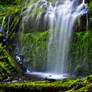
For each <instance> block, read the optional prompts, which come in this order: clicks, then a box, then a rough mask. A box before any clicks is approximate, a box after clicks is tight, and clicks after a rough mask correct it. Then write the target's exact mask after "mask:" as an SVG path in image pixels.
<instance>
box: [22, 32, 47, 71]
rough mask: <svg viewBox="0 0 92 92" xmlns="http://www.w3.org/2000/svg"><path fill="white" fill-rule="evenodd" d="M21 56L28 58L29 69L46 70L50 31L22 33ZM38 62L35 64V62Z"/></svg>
mask: <svg viewBox="0 0 92 92" xmlns="http://www.w3.org/2000/svg"><path fill="white" fill-rule="evenodd" d="M20 42H21V43H20V44H21V46H20V49H21V54H22V55H23V56H25V57H26V59H27V60H28V62H29V67H30V66H31V68H33V67H36V68H37V70H40V69H44V68H45V65H46V57H47V46H48V31H45V32H33V33H21V35H20ZM36 61H37V62H38V63H37V64H34V62H36Z"/></svg>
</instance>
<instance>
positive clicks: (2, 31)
mask: <svg viewBox="0 0 92 92" xmlns="http://www.w3.org/2000/svg"><path fill="white" fill-rule="evenodd" d="M4 22H5V16H4V17H3V20H2V25H1V27H0V32H1V33H4V30H3V27H4Z"/></svg>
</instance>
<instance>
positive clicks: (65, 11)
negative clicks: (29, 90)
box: [17, 0, 88, 78]
mask: <svg viewBox="0 0 92 92" xmlns="http://www.w3.org/2000/svg"><path fill="white" fill-rule="evenodd" d="M25 6H26V7H27V8H26V10H25V11H23V18H22V23H21V25H22V27H21V28H20V30H21V31H20V32H19V39H18V40H19V42H18V44H17V48H18V49H19V51H18V52H19V53H18V54H19V55H18V54H17V56H18V57H17V59H18V60H19V61H20V60H23V61H25V63H24V66H25V67H27V71H28V73H29V70H30V69H31V70H32V68H31V67H32V66H30V64H29V62H30V58H31V57H30V58H29V56H32V54H30V53H32V50H33V49H32V47H33V43H32V42H31V41H29V42H27V46H25V43H23V40H24V35H25V33H27V32H30V30H31V28H32V27H33V28H34V29H35V30H37V28H38V27H39V25H42V27H45V26H46V24H47V25H49V27H48V29H49V41H48V54H47V61H46V63H45V66H46V68H45V69H44V70H45V71H44V72H45V73H47V75H48V74H49V73H50V74H53V73H54V77H55V74H58V75H60V74H70V73H71V66H70V64H71V62H70V61H71V60H70V58H69V54H71V52H70V48H72V47H70V41H71V37H72V33H73V31H74V26H75V24H76V22H77V19H78V17H80V16H82V15H84V14H87V12H88V11H87V5H86V4H85V0H83V1H80V0H37V1H33V0H27V1H26V2H25ZM41 17H43V20H41ZM41 21H42V22H41ZM44 29H46V28H44ZM32 30H33V29H32ZM32 30H31V32H34V31H32ZM43 31H44V30H43ZM30 40H31V38H30ZM19 45H20V46H19ZM30 48H31V49H30ZM38 49H39V47H38ZM26 51H27V52H28V53H29V54H28V53H27V54H28V55H27V54H25V52H26ZM36 53H38V54H37V55H39V51H38V50H36ZM19 56H21V57H23V58H22V59H21V58H19ZM33 57H34V61H33V62H34V64H33V65H34V67H33V69H34V70H35V71H36V73H33V74H37V71H38V70H36V65H38V64H39V62H38V61H37V59H36V58H37V57H38V56H37V57H36V56H33ZM26 64H27V65H26ZM41 64H42V62H41ZM40 66H41V65H40ZM41 67H43V66H41ZM34 70H32V71H34ZM31 74H32V73H31ZM38 75H41V73H38ZM43 75H44V74H43ZM47 75H44V76H47ZM56 76H57V75H56ZM60 76H61V75H60ZM48 77H49V76H48ZM61 77H62V76H61ZM51 78H52V77H51ZM59 78H60V77H59Z"/></svg>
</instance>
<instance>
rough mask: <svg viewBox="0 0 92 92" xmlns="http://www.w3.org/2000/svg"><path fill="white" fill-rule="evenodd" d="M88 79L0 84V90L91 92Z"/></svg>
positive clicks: (9, 91) (10, 91)
mask: <svg viewBox="0 0 92 92" xmlns="http://www.w3.org/2000/svg"><path fill="white" fill-rule="evenodd" d="M89 77H90V78H91V79H92V75H90V76H88V77H85V78H83V79H76V80H74V79H69V78H68V79H63V80H59V81H55V82H51V81H46V80H45V81H35V82H27V83H10V84H0V88H1V89H5V90H6V89H8V90H7V92H12V91H18V92H19V91H22V90H23V92H26V91H28V92H91V90H92V83H91V81H88V79H89ZM11 89H12V90H11Z"/></svg>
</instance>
